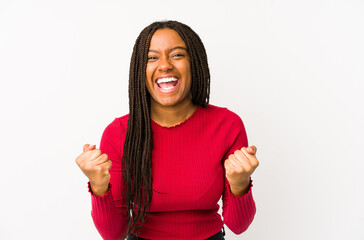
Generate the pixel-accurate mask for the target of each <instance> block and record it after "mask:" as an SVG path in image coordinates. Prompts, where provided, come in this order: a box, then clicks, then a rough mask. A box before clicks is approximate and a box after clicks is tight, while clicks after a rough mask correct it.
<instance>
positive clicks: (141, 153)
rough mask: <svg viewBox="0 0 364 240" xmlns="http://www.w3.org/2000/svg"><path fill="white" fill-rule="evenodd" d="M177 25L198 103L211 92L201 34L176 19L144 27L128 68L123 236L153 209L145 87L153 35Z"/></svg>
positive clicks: (194, 99) (139, 225) (206, 100)
mask: <svg viewBox="0 0 364 240" xmlns="http://www.w3.org/2000/svg"><path fill="white" fill-rule="evenodd" d="M162 28H170V29H174V30H175V31H176V32H177V33H178V34H179V35H180V36H181V38H182V39H183V41H184V42H185V43H186V46H187V51H188V53H189V55H190V59H191V76H192V84H191V93H192V102H193V103H194V104H195V105H199V106H202V107H204V108H205V107H206V106H207V105H208V103H209V95H210V72H209V67H208V63H207V56H206V51H205V48H204V46H203V43H202V41H201V39H200V38H199V36H198V35H197V34H196V33H195V32H194V31H193V30H192V29H191V28H190V27H189V26H187V25H185V24H183V23H180V22H177V21H162V22H154V23H152V24H151V25H149V26H147V27H146V28H144V29H143V31H142V32H141V33H140V34H139V36H138V38H137V40H136V41H135V45H134V48H133V54H132V57H131V61H130V72H129V119H128V126H127V131H126V137H125V142H124V153H123V157H122V169H123V171H122V174H123V179H122V186H123V188H124V189H123V191H122V192H123V197H124V200H125V204H126V211H127V229H126V232H125V234H124V235H123V238H126V237H128V236H129V235H130V233H133V232H138V233H139V232H140V230H141V228H142V225H143V224H144V223H145V221H146V220H147V218H148V216H149V212H150V202H151V200H152V194H153V189H152V182H153V181H152V180H153V177H152V159H151V158H152V149H153V135H152V127H151V117H150V107H151V96H150V94H149V92H148V91H147V88H146V83H145V81H146V67H147V61H148V51H149V46H150V41H151V38H152V36H153V34H154V32H155V31H156V30H158V29H162Z"/></svg>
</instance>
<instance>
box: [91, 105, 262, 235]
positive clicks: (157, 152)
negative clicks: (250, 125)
mask: <svg viewBox="0 0 364 240" xmlns="http://www.w3.org/2000/svg"><path fill="white" fill-rule="evenodd" d="M127 122H128V114H127V115H125V116H122V117H119V118H116V119H115V120H114V121H113V122H111V123H110V124H109V125H108V126H107V127H106V129H105V130H104V132H103V135H102V138H101V143H100V150H101V152H102V153H106V154H107V155H108V156H109V159H110V160H111V161H112V168H111V169H110V175H111V179H110V186H111V187H110V188H109V191H108V192H107V193H106V194H105V195H104V196H101V197H100V196H97V195H94V194H92V192H91V200H92V211H91V215H92V218H93V221H94V224H95V226H96V228H97V230H98V231H99V233H100V234H101V236H102V237H103V238H104V239H119V238H120V237H121V236H122V234H123V233H124V232H125V230H126V207H125V203H124V200H123V197H122V189H121V179H122V175H121V174H122V172H121V157H122V155H123V146H124V140H125V135H126V128H127ZM151 124H152V132H153V150H152V174H153V183H152V187H153V196H152V201H151V205H150V214H149V217H148V220H147V221H146V222H145V223H144V225H143V226H142V230H141V232H140V234H139V235H138V236H140V237H142V238H146V239H152V240H154V239H158V240H173V239H176V240H177V239H191V240H200V239H206V238H208V237H210V236H212V235H214V234H216V233H217V232H219V231H220V230H221V228H222V227H223V225H224V224H225V225H226V226H228V227H229V229H230V230H231V231H232V232H234V233H235V234H241V233H242V232H244V231H245V230H246V229H247V228H248V226H249V225H250V223H251V222H252V221H253V218H254V215H255V211H256V208H255V202H254V200H253V196H252V190H251V187H252V184H250V188H249V191H248V192H247V193H246V194H244V195H243V196H235V195H233V194H232V193H231V191H230V187H229V182H228V180H227V179H226V177H225V168H224V164H223V163H224V160H225V159H227V158H228V156H229V155H230V154H232V153H233V152H234V151H235V150H237V149H240V148H242V147H243V146H244V147H247V146H248V139H247V136H246V132H245V128H244V124H243V122H242V120H241V118H240V117H239V116H238V115H237V114H235V113H233V112H232V111H230V110H228V109H227V108H221V107H217V106H214V105H211V104H209V105H208V106H207V107H206V108H202V107H201V106H198V107H197V109H196V111H195V112H194V113H193V115H192V116H191V117H189V118H188V119H187V120H185V121H184V122H183V123H181V124H178V125H176V126H173V127H163V126H160V125H158V124H157V123H155V122H154V121H152V123H151ZM221 197H222V216H223V220H222V219H221V216H220V215H219V214H218V209H219V205H218V204H217V203H218V201H219V199H220V198H221Z"/></svg>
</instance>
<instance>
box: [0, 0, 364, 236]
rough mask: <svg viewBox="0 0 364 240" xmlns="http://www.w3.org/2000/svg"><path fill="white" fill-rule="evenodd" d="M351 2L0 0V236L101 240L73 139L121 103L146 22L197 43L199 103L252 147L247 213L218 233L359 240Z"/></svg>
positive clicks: (95, 134)
mask: <svg viewBox="0 0 364 240" xmlns="http://www.w3.org/2000/svg"><path fill="white" fill-rule="evenodd" d="M363 13H364V2H363V1H361V0H345V1H344V0H331V1H329V0H327V1H325V0H306V1H292V0H277V1H273V0H270V1H268V0H267V1H263V0H256V1H236V2H234V1H208V2H207V1H206V2H203V1H196V0H194V1H179V2H174V1H145V2H138V1H135V2H130V1H121V0H120V1H106V0H104V1H101V0H99V1H96V0H84V1H82V0H64V1H47V0H44V1H41V0H33V1H29V0H24V1H10V0H0V81H1V85H0V103H1V118H0V123H1V124H0V130H1V133H0V147H1V165H0V183H1V185H0V186H1V189H0V192H1V197H0V239H100V237H99V235H98V233H97V231H96V229H95V227H94V226H93V222H92V219H91V216H90V209H91V206H90V196H89V193H88V192H87V188H86V182H87V179H86V177H85V176H84V175H83V174H82V172H81V171H80V169H79V168H78V167H77V165H76V163H75V158H76V157H77V156H78V155H79V154H80V153H81V151H82V146H83V145H84V144H85V143H93V144H97V146H99V142H100V138H101V134H102V132H103V130H104V128H105V127H106V126H107V125H108V124H109V123H110V122H111V121H112V120H113V119H114V118H115V117H120V116H122V115H124V114H126V113H127V112H128V95H127V94H128V74H129V72H128V71H129V61H130V57H131V52H132V48H133V44H134V41H135V39H136V37H137V36H138V34H139V32H140V31H141V30H142V29H143V28H144V27H145V26H147V25H148V24H150V23H151V22H153V21H155V20H165V19H174V20H179V21H181V22H184V23H186V24H188V25H190V26H191V27H192V28H193V29H194V30H195V31H196V32H197V33H198V34H199V35H200V37H201V39H202V40H203V42H204V44H205V47H206V50H207V53H208V57H209V64H210V70H211V75H212V84H211V101H210V103H211V104H214V105H217V106H222V107H228V108H229V109H230V110H232V111H234V112H236V113H237V114H239V115H240V117H241V118H242V119H243V121H244V124H245V127H246V129H247V133H248V138H249V143H250V144H252V145H256V146H257V147H258V157H259V160H260V166H259V167H258V169H257V170H256V172H255V173H254V174H253V176H252V178H253V181H254V187H253V195H254V198H255V201H256V205H257V213H256V216H255V220H254V222H253V223H252V224H251V226H250V228H249V229H248V230H247V231H246V232H245V233H243V234H242V235H240V236H236V235H234V234H233V233H232V232H230V231H229V230H227V228H226V230H227V235H226V239H228V240H229V239H251V240H253V239H256V240H258V239H259V240H260V239H277V240H278V239H279V240H292V239H302V240H306V239H311V240H313V239H364V230H363V224H364V217H363V214H364V211H363V210H364V208H363V202H364V188H363V183H364V178H363V167H364V164H363V160H364V158H363V157H364V155H363V153H362V151H363V136H364V131H363V130H364V128H363V123H364V114H363V103H364V99H363V95H364V91H363V90H364V83H363V82H364V73H363V67H364V57H363V56H364V47H363V46H364V30H363V29H364V27H363V26H364V14H363Z"/></svg>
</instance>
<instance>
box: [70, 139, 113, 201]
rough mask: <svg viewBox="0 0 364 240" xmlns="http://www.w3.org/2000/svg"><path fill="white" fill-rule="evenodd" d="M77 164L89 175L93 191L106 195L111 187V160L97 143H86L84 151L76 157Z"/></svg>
mask: <svg viewBox="0 0 364 240" xmlns="http://www.w3.org/2000/svg"><path fill="white" fill-rule="evenodd" d="M76 163H77V165H78V166H79V167H80V168H81V170H82V172H83V173H84V174H85V175H86V176H87V177H88V179H89V181H90V186H91V189H92V192H93V193H94V194H96V195H99V196H102V195H104V194H105V193H106V192H107V190H108V187H109V182H110V173H109V170H110V168H111V161H110V160H109V157H108V156H107V155H106V154H102V153H101V150H100V149H96V146H95V145H89V144H85V145H84V146H83V152H82V153H81V154H80V155H79V156H78V157H77V158H76Z"/></svg>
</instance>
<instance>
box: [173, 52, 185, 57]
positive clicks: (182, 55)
mask: <svg viewBox="0 0 364 240" xmlns="http://www.w3.org/2000/svg"><path fill="white" fill-rule="evenodd" d="M184 56H185V55H184V54H182V53H176V54H173V57H174V58H178V57H184Z"/></svg>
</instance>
